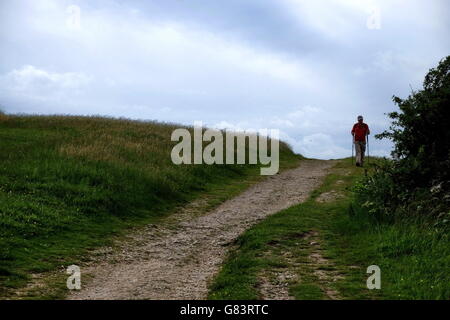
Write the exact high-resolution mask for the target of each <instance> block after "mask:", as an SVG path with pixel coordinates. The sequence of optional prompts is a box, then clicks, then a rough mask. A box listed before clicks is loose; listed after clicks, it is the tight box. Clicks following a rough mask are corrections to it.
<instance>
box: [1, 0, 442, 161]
mask: <svg viewBox="0 0 450 320" xmlns="http://www.w3.org/2000/svg"><path fill="white" fill-rule="evenodd" d="M449 9H450V2H449V1H447V0H430V1H423V0H378V1H377V0H373V1H371V0H366V1H360V0H321V1H317V0H149V1H137V0H127V1H124V0H116V1H114V0H110V1H107V0H89V1H87V0H86V1H82V0H78V1H77V0H72V1H65V0H29V1H25V0H1V1H0V46H1V48H0V106H1V107H0V108H1V109H3V111H5V112H7V113H10V114H16V113H26V114H71V115H72V114H73V115H104V116H113V117H126V118H131V119H142V120H157V121H161V122H175V123H180V124H185V125H193V123H194V121H202V122H203V124H204V126H207V127H213V128H228V129H235V130H248V129H256V130H258V129H262V128H267V129H279V130H280V137H281V139H282V140H284V141H286V142H288V143H289V144H290V145H291V146H292V147H293V149H294V151H296V152H298V153H301V154H303V155H304V156H307V157H315V158H320V159H330V158H341V157H348V156H350V155H351V147H352V145H351V143H352V140H351V135H350V130H351V127H352V125H353V123H355V122H356V117H357V116H358V115H359V114H361V115H363V116H364V119H365V122H366V123H368V124H369V127H370V128H371V131H372V137H371V139H370V154H371V155H378V156H388V155H389V154H390V151H391V149H392V145H391V143H390V142H389V141H379V140H375V139H374V137H373V135H374V134H376V133H381V132H382V131H384V130H385V129H387V128H388V127H389V123H390V122H389V119H388V118H387V116H386V113H387V112H391V111H394V110H396V109H397V107H396V106H395V105H394V103H393V102H392V96H393V95H397V96H400V97H402V98H405V97H407V96H408V94H410V92H411V90H418V89H420V88H421V86H422V82H423V78H424V76H425V74H426V73H427V71H428V70H429V69H430V68H432V67H435V66H436V65H437V64H438V62H439V61H440V60H441V59H442V58H444V57H445V56H447V55H449V54H450V37H449V36H448V32H449V31H450V10H449Z"/></svg>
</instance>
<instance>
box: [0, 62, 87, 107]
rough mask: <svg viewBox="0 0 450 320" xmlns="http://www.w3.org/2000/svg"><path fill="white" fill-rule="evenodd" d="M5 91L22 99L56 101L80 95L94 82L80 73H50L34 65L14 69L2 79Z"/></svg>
mask: <svg viewBox="0 0 450 320" xmlns="http://www.w3.org/2000/svg"><path fill="white" fill-rule="evenodd" d="M0 81H1V83H2V87H3V89H4V90H7V91H9V92H11V93H12V94H14V95H16V96H18V97H20V98H39V99H49V100H51V99H54V98H59V97H61V95H65V94H73V93H78V92H79V90H80V89H82V88H83V87H86V86H87V85H89V84H90V82H91V81H92V77H91V76H88V75H86V74H84V73H80V72H65V73H57V72H49V71H46V70H43V69H39V68H37V67H34V66H32V65H25V66H23V67H21V68H19V69H14V70H12V71H10V72H8V73H7V74H5V75H2V76H1V77H0Z"/></svg>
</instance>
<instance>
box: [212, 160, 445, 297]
mask: <svg viewBox="0 0 450 320" xmlns="http://www.w3.org/2000/svg"><path fill="white" fill-rule="evenodd" d="M363 173H364V171H363V169H360V168H356V167H353V166H351V162H350V159H344V160H341V161H339V163H338V164H337V165H336V166H335V167H334V169H333V172H332V173H331V174H330V175H328V176H327V177H326V179H325V181H324V183H323V185H322V186H321V187H320V188H318V189H317V190H315V191H314V192H313V193H312V194H311V197H310V198H309V199H308V200H307V201H306V202H304V203H302V204H299V205H296V206H293V207H291V208H288V209H286V210H283V211H281V212H278V213H276V214H274V215H272V216H270V217H268V218H267V219H265V220H264V221H262V222H260V223H259V224H257V225H255V226H253V227H252V228H251V229H249V230H248V231H246V232H245V233H244V234H243V235H241V236H240V237H239V238H238V240H237V243H236V245H237V248H236V249H234V250H232V251H231V252H230V254H229V256H228V258H227V259H226V262H225V264H224V265H223V267H222V269H221V271H220V272H219V274H218V275H217V276H216V277H215V279H214V281H213V282H212V284H211V286H210V292H209V299H259V298H261V293H260V287H259V286H260V282H261V277H262V275H263V276H264V275H270V274H271V272H273V271H278V272H280V271H281V272H283V271H286V270H288V271H290V272H291V273H294V274H296V275H297V276H298V277H297V278H295V279H294V280H291V281H290V282H289V283H288V284H289V293H290V295H292V296H293V297H295V298H296V299H329V298H330V297H329V296H328V295H327V292H329V291H330V290H333V291H335V292H337V293H338V295H339V298H342V299H449V298H450V274H449V270H450V243H449V239H448V233H447V232H446V231H445V230H442V229H434V228H433V227H431V225H430V224H425V223H423V222H419V221H417V220H416V221H405V220H403V221H398V222H396V223H393V224H387V223H386V224H380V223H376V222H375V221H373V219H371V217H370V216H369V215H368V214H367V212H365V211H364V209H363V208H361V207H359V206H357V205H356V204H355V203H354V200H353V198H352V192H351V187H352V185H353V184H354V183H355V182H356V181H357V179H358V178H359V177H360V176H361V175H362V174H363ZM331 190H334V191H336V192H338V193H340V194H341V195H342V197H339V198H336V199H335V200H333V201H331V202H325V203H319V202H317V201H316V198H317V197H318V196H319V195H320V194H321V193H323V192H329V191H331ZM311 232H315V233H317V237H316V238H315V239H314V240H316V241H317V242H319V243H320V248H321V249H322V250H321V251H320V252H321V254H322V256H323V257H324V258H325V259H327V261H328V263H327V264H326V265H318V264H315V263H313V262H312V261H311V259H310V258H309V255H310V254H311V253H313V251H314V248H313V246H311V245H310V242H311V239H308V237H306V236H305V235H307V234H310V233H311ZM286 253H289V254H291V258H290V259H287V258H286ZM273 261H277V264H274V263H273ZM373 264H374V265H378V266H379V267H380V268H381V289H380V290H369V289H367V287H366V280H367V277H368V276H369V275H368V274H366V270H367V267H368V266H370V265H373ZM317 270H324V271H325V272H328V274H331V275H336V276H337V277H336V278H337V281H332V280H330V279H333V277H331V278H330V279H328V280H327V279H325V280H324V279H321V278H320V277H318V275H317Z"/></svg>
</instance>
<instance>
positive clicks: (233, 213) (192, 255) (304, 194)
mask: <svg viewBox="0 0 450 320" xmlns="http://www.w3.org/2000/svg"><path fill="white" fill-rule="evenodd" d="M332 164H333V162H332V161H321V160H304V161H302V162H301V164H300V166H299V167H297V168H295V169H290V170H286V171H283V172H281V173H280V174H277V175H274V176H270V177H268V178H267V179H265V180H264V181H262V182H260V183H257V184H255V185H253V186H252V187H250V188H249V189H247V190H246V191H244V192H243V193H241V194H240V195H238V196H237V197H235V198H233V199H230V200H228V201H226V202H224V203H222V204H221V205H220V206H218V207H217V208H215V209H214V210H212V211H210V212H208V213H207V214H205V215H202V216H199V217H196V218H193V219H186V216H184V215H183V214H181V213H180V216H179V217H178V220H177V216H176V215H177V213H175V214H174V215H175V216H174V217H175V219H176V220H177V222H176V227H175V228H170V227H165V226H159V225H158V226H156V225H149V226H147V227H146V228H144V229H143V230H141V231H140V232H138V233H136V234H134V235H133V239H134V241H133V242H132V244H130V243H128V244H124V245H123V247H122V248H121V250H119V251H118V252H117V251H115V252H112V253H110V254H108V255H107V257H105V258H104V259H102V260H101V261H95V263H91V264H88V265H85V266H81V271H82V280H83V277H84V276H85V275H89V278H91V279H90V280H89V281H87V283H85V282H83V283H82V289H81V290H80V291H73V292H71V293H70V294H69V295H68V297H67V298H68V299H205V298H206V296H207V293H208V283H209V281H210V280H211V279H212V277H213V276H214V275H215V274H216V273H217V272H218V271H219V268H220V266H221V264H222V262H223V260H224V258H225V256H226V253H227V251H228V250H229V248H230V244H232V243H233V241H234V240H235V239H236V238H237V237H238V236H239V235H240V234H241V233H243V232H244V231H245V230H246V229H248V228H249V227H250V226H252V225H254V224H255V223H257V222H258V221H260V220H262V219H264V218H265V217H267V216H268V215H270V214H273V213H276V212H278V211H280V210H282V209H285V208H288V207H290V206H292V205H294V204H297V203H300V202H303V201H304V200H306V199H307V198H308V195H309V193H310V192H311V191H312V190H314V189H315V188H316V187H318V186H319V184H320V182H321V181H322V178H323V177H324V176H325V175H326V173H327V171H328V170H327V169H329V168H330V167H331V166H332Z"/></svg>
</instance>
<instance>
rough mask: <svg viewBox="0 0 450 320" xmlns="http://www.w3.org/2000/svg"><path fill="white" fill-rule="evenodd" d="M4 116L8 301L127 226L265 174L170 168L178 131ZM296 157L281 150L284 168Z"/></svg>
mask: <svg viewBox="0 0 450 320" xmlns="http://www.w3.org/2000/svg"><path fill="white" fill-rule="evenodd" d="M0 116H1V118H0V150H1V152H0V294H2V293H3V294H5V292H6V291H7V288H10V287H12V288H14V287H20V286H23V285H24V284H25V283H26V281H27V279H28V278H29V274H30V273H36V272H43V271H47V270H52V269H54V268H56V267H60V266H63V265H68V264H69V263H73V262H76V261H77V259H78V258H79V257H80V256H81V255H82V254H83V253H84V252H85V250H87V249H89V248H92V247H95V246H99V245H102V244H105V243H107V241H108V239H109V237H110V236H111V235H113V234H115V233H117V232H119V231H120V230H123V229H124V228H126V227H129V226H133V225H139V224H143V223H149V222H157V221H158V219H160V218H161V217H164V216H165V215H168V214H170V212H171V210H172V209H173V208H175V207H176V206H178V205H180V204H182V203H185V202H187V201H190V200H192V199H194V198H196V197H199V196H201V195H202V194H204V193H206V192H211V191H214V190H220V189H221V188H224V186H227V185H232V182H234V181H241V182H242V181H244V180H245V179H246V177H251V176H253V177H255V176H257V175H259V169H258V166H257V165H181V166H176V165H174V164H172V162H171V159H170V152H171V149H172V147H173V145H175V142H171V141H170V135H171V133H172V131H173V130H174V129H176V128H178V127H180V126H176V125H173V124H161V123H154V122H136V121H129V120H117V119H108V118H100V117H64V116H48V117H47V116H46V117H43V116H4V115H0ZM191 129H192V128H190V130H191ZM298 159H299V156H297V155H294V154H293V152H292V151H291V150H290V149H289V147H288V146H287V145H285V144H283V143H281V144H280V160H281V164H280V165H281V167H282V168H283V167H288V166H293V165H295V164H296V163H297V161H298ZM224 195H225V196H223V197H226V196H227V192H226V191H224ZM223 200H224V199H222V201H223Z"/></svg>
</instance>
